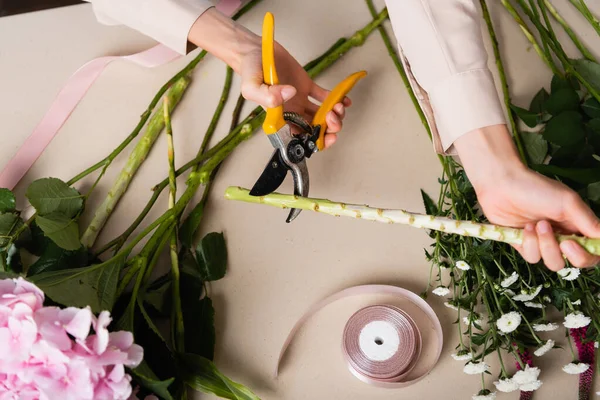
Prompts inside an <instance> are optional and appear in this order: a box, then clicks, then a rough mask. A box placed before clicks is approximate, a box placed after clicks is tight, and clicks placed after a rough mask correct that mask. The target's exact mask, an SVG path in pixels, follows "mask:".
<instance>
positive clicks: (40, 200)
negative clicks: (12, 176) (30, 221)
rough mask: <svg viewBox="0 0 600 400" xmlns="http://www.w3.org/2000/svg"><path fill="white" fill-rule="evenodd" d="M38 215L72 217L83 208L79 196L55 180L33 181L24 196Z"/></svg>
mask: <svg viewBox="0 0 600 400" xmlns="http://www.w3.org/2000/svg"><path fill="white" fill-rule="evenodd" d="M25 196H27V198H28V199H29V202H30V203H31V205H32V206H33V207H35V210H36V211H37V213H38V214H39V215H42V216H45V215H48V214H58V215H63V216H65V217H67V218H71V217H74V216H75V214H77V213H78V212H79V211H80V210H81V207H82V206H83V199H82V197H81V194H80V193H79V192H78V191H77V190H75V189H73V188H72V187H69V185H67V184H66V183H65V182H63V181H61V180H60V179H57V178H43V179H38V180H37V181H34V182H33V183H32V184H31V185H29V187H28V188H27V193H26V194H25Z"/></svg>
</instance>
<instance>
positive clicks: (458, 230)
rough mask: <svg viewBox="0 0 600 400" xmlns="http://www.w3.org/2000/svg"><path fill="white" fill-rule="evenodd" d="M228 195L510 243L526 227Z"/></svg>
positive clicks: (596, 247)
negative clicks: (516, 227)
mask: <svg viewBox="0 0 600 400" xmlns="http://www.w3.org/2000/svg"><path fill="white" fill-rule="evenodd" d="M225 198H227V199H229V200H237V201H244V202H247V203H255V204H265V205H269V206H273V207H278V208H282V209H288V208H298V209H302V210H310V211H316V212H320V213H323V214H328V215H333V216H336V217H338V216H341V217H351V218H358V219H365V220H368V221H376V222H382V223H386V224H400V225H409V226H412V227H414V228H419V229H430V230H434V231H440V232H445V233H451V234H455V235H461V236H470V237H476V238H479V239H482V240H493V241H496V242H503V243H508V244H516V245H520V244H522V241H523V230H522V229H515V228H507V227H502V226H497V225H492V224H482V223H477V222H471V221H459V220H454V219H450V218H446V217H435V216H433V215H425V214H418V213H412V212H408V211H404V210H391V209H382V208H374V207H370V206H367V205H357V204H346V203H339V202H333V201H330V200H327V199H315V198H306V197H298V196H294V195H286V194H279V193H272V194H269V195H266V196H261V197H256V196H251V195H250V192H249V190H248V189H244V188H240V187H234V186H231V187H229V188H227V190H226V191H225ZM556 238H557V240H558V241H559V242H563V241H565V240H574V241H576V242H577V243H579V244H580V245H581V246H582V247H584V248H585V249H586V250H587V251H588V252H590V253H592V254H596V255H600V239H590V238H586V237H582V236H575V235H556Z"/></svg>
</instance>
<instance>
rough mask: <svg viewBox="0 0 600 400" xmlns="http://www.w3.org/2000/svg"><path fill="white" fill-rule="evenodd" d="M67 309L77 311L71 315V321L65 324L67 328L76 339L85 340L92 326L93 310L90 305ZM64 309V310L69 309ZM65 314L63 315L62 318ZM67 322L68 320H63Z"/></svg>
mask: <svg viewBox="0 0 600 400" xmlns="http://www.w3.org/2000/svg"><path fill="white" fill-rule="evenodd" d="M67 310H69V311H71V312H72V311H75V314H74V315H72V316H71V318H70V319H69V322H67V323H66V325H65V330H66V331H67V332H68V333H70V334H71V336H73V337H75V338H76V339H79V340H83V339H85V338H86V337H87V335H88V334H89V333H90V326H91V325H92V311H91V310H90V309H89V307H86V308H84V309H78V308H73V307H70V308H68V309H67ZM67 310H63V311H67ZM62 317H63V315H61V320H63V319H62ZM63 321H64V322H66V320H63Z"/></svg>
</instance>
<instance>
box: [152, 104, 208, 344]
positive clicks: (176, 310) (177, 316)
mask: <svg viewBox="0 0 600 400" xmlns="http://www.w3.org/2000/svg"><path fill="white" fill-rule="evenodd" d="M168 104H169V101H168V99H166V98H165V101H164V107H163V108H164V118H165V128H166V132H167V143H168V158H169V209H173V207H175V199H176V197H177V180H176V179H177V178H176V177H175V146H174V145H173V129H172V127H171V116H170V111H169V106H168ZM207 142H208V141H207V140H206V137H205V140H204V142H203V143H202V145H203V147H206V143H207ZM169 248H170V253H171V284H172V285H173V286H172V288H173V289H172V291H171V294H172V302H173V312H172V316H171V333H172V335H171V337H172V338H173V348H174V349H176V350H177V351H178V352H180V353H183V352H184V351H185V349H184V343H185V339H184V327H183V311H182V310H181V290H180V285H179V284H180V282H179V277H180V273H179V257H178V256H177V226H175V227H174V229H173V233H172V235H171V242H170V244H169Z"/></svg>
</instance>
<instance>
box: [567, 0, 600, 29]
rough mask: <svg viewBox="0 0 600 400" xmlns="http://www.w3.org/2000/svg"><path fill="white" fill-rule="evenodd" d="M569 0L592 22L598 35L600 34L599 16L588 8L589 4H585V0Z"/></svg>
mask: <svg viewBox="0 0 600 400" xmlns="http://www.w3.org/2000/svg"><path fill="white" fill-rule="evenodd" d="M569 1H570V2H571V4H573V5H574V6H575V8H577V10H579V12H580V13H581V14H582V15H583V16H584V17H585V19H586V20H587V21H588V22H589V23H590V25H591V26H592V28H594V30H595V31H596V33H597V34H598V35H600V21H599V20H598V18H596V17H595V16H594V14H592V12H591V11H590V9H589V8H588V6H587V4H585V1H584V0H569Z"/></svg>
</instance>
